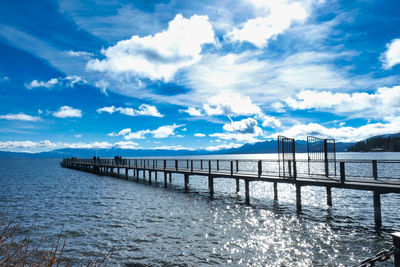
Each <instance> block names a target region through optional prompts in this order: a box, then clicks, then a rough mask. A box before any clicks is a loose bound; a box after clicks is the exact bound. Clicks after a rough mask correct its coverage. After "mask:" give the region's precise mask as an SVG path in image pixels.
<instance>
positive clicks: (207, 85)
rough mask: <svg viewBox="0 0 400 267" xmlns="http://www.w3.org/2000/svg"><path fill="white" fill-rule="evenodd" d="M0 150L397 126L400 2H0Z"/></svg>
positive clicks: (343, 135)
mask: <svg viewBox="0 0 400 267" xmlns="http://www.w3.org/2000/svg"><path fill="white" fill-rule="evenodd" d="M0 3H1V4H0V7H1V8H0V59H1V60H0V103H1V105H0V129H1V130H0V150H7V151H28V152H39V151H48V150H53V149H57V148H112V147H115V148H143V149H156V148H167V149H191V150H193V149H207V150H210V151H211V150H218V149H221V148H232V147H239V146H241V145H243V144H246V143H254V142H260V141H264V140H269V139H274V138H276V136H277V135H279V134H283V135H286V136H288V137H293V138H296V139H303V140H304V139H305V138H306V136H307V135H316V136H322V137H330V138H336V140H337V141H358V140H361V139H364V138H368V137H370V136H374V135H379V134H392V133H398V132H400V13H399V12H398V10H400V2H399V1H396V0H392V1H384V0H380V1H372V0H363V1H328V0H325V1H323V0H314V1H313V0H302V1H289V0H287V1H285V0H274V1H266V0H265V1H264V0H239V1H231V0H223V1H145V0H143V1H135V0H134V1H117V0H111V1H105V0H94V1H76V0H60V1H55V0H51V1H50V0H49V1H46V0H43V1H5V0H1V2H0Z"/></svg>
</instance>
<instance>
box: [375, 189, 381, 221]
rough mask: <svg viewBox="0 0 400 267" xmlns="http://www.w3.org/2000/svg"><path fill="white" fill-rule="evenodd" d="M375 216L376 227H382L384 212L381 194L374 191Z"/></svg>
mask: <svg viewBox="0 0 400 267" xmlns="http://www.w3.org/2000/svg"><path fill="white" fill-rule="evenodd" d="M374 217H375V227H376V228H381V227H382V213H381V194H380V193H379V192H377V191H374Z"/></svg>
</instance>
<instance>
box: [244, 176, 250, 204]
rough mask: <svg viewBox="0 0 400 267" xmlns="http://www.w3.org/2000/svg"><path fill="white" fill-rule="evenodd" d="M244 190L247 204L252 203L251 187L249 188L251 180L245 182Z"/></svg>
mask: <svg viewBox="0 0 400 267" xmlns="http://www.w3.org/2000/svg"><path fill="white" fill-rule="evenodd" d="M244 190H245V194H246V203H247V204H249V203H250V186H249V180H247V179H245V180H244Z"/></svg>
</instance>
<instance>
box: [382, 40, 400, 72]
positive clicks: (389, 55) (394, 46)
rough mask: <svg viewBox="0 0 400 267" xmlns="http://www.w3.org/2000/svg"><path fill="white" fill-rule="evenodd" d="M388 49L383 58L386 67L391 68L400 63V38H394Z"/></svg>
mask: <svg viewBox="0 0 400 267" xmlns="http://www.w3.org/2000/svg"><path fill="white" fill-rule="evenodd" d="M386 48H387V50H386V51H385V52H384V53H383V54H382V56H381V60H382V63H383V67H384V68H385V69H391V68H392V67H393V66H395V65H397V64H399V63H400V39H394V40H392V41H391V42H390V43H388V44H387V45H386Z"/></svg>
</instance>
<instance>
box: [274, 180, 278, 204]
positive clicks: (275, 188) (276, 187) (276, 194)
mask: <svg viewBox="0 0 400 267" xmlns="http://www.w3.org/2000/svg"><path fill="white" fill-rule="evenodd" d="M274 200H278V183H277V182H274Z"/></svg>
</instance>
